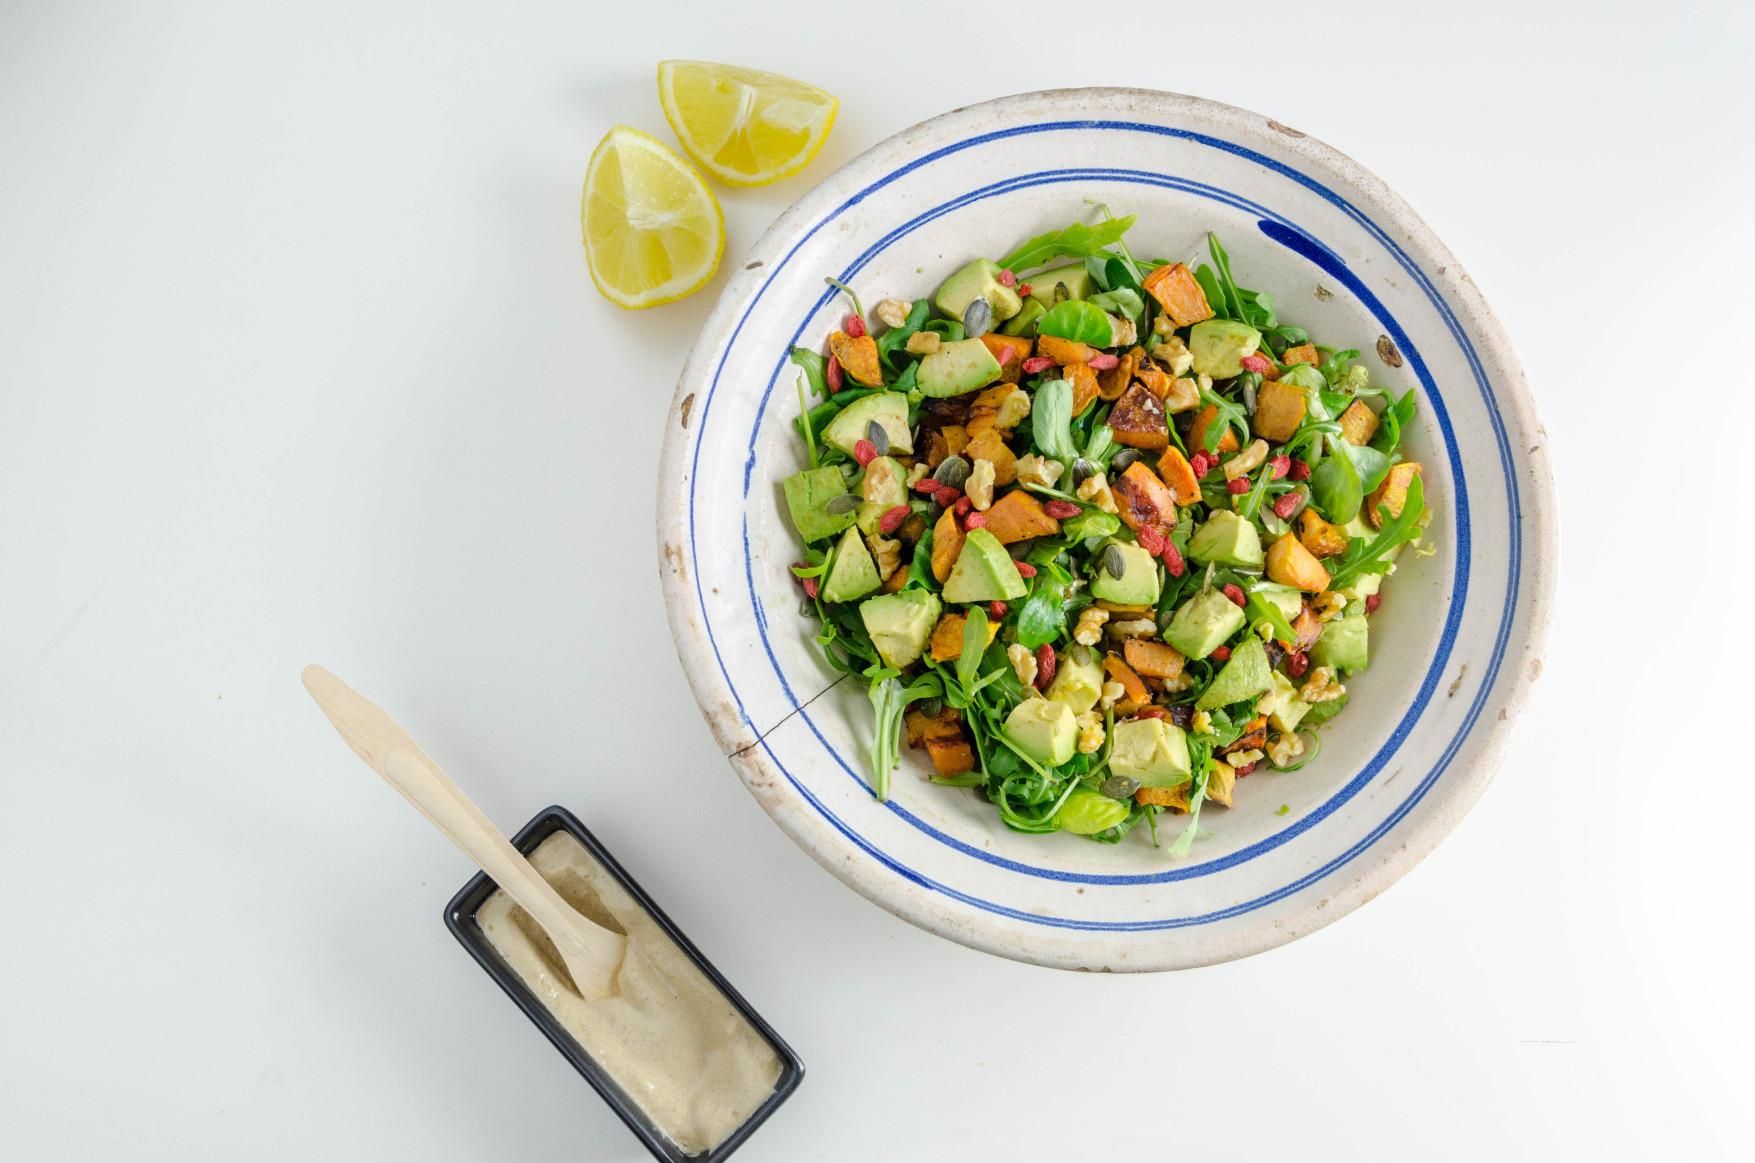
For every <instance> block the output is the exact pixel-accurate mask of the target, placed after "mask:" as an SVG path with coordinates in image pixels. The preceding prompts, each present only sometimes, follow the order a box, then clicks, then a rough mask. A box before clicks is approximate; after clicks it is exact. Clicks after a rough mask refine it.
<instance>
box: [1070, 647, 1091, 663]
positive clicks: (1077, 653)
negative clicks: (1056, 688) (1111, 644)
mask: <svg viewBox="0 0 1755 1163" xmlns="http://www.w3.org/2000/svg"><path fill="white" fill-rule="evenodd" d="M1072 660H1073V661H1074V662H1076V663H1078V664H1079V665H1080V666H1089V665H1091V648H1090V647H1089V646H1086V645H1085V644H1084V643H1083V642H1080V643H1079V644H1078V645H1076V646H1074V647H1073V648H1072Z"/></svg>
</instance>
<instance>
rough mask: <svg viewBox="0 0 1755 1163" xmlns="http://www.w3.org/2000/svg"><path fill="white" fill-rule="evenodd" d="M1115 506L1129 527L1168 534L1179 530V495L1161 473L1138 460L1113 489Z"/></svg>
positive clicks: (1117, 479)
mask: <svg viewBox="0 0 1755 1163" xmlns="http://www.w3.org/2000/svg"><path fill="white" fill-rule="evenodd" d="M1109 491H1110V493H1111V494H1112V495H1113V496H1114V497H1115V507H1116V508H1117V509H1118V510H1120V515H1121V519H1122V520H1123V521H1126V522H1127V524H1128V527H1129V528H1130V529H1133V530H1134V531H1135V532H1138V531H1139V530H1141V529H1144V528H1147V527H1150V528H1153V529H1156V530H1158V531H1159V532H1160V533H1163V534H1166V535H1168V534H1169V532H1170V530H1172V529H1174V528H1175V527H1176V495H1175V494H1174V493H1172V492H1171V491H1170V489H1169V488H1168V487H1167V486H1166V485H1165V484H1164V482H1163V481H1161V480H1159V479H1158V474H1157V473H1155V472H1153V471H1152V470H1151V469H1149V468H1147V467H1146V462H1145V461H1143V460H1136V461H1134V462H1133V463H1132V464H1130V465H1128V466H1127V470H1126V471H1125V472H1123V473H1122V474H1121V475H1120V476H1118V477H1116V478H1115V483H1114V484H1113V485H1111V486H1110V487H1109Z"/></svg>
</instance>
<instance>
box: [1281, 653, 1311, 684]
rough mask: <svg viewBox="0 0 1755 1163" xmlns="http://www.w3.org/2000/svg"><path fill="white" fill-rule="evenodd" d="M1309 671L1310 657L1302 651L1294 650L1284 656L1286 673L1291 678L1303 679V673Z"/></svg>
mask: <svg viewBox="0 0 1755 1163" xmlns="http://www.w3.org/2000/svg"><path fill="white" fill-rule="evenodd" d="M1309 669H1310V656H1309V655H1308V654H1306V653H1304V652H1303V651H1302V650H1294V651H1293V652H1292V653H1290V654H1288V655H1286V673H1287V674H1289V675H1291V676H1292V677H1293V678H1303V677H1304V672H1305V671H1307V670H1309Z"/></svg>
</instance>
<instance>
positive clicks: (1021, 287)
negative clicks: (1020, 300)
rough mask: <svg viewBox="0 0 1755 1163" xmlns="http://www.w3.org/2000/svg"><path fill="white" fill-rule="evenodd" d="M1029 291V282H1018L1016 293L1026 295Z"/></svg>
mask: <svg viewBox="0 0 1755 1163" xmlns="http://www.w3.org/2000/svg"><path fill="white" fill-rule="evenodd" d="M1029 293H1030V284H1029V283H1019V284H1018V294H1019V295H1028V294H1029Z"/></svg>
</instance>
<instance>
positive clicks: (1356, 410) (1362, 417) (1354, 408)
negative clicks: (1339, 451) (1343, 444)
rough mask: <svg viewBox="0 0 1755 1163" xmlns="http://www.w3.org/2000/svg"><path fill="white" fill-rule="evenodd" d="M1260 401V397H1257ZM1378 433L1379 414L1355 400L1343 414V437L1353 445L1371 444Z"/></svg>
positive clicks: (1361, 401)
mask: <svg viewBox="0 0 1755 1163" xmlns="http://www.w3.org/2000/svg"><path fill="white" fill-rule="evenodd" d="M1257 398H1258V399H1259V397H1257ZM1376 432H1377V413H1376V412H1373V411H1372V410H1371V409H1370V408H1367V407H1366V406H1365V401H1364V400H1354V401H1353V402H1352V403H1351V404H1348V405H1347V410H1346V411H1345V412H1342V413H1341V435H1342V436H1345V437H1346V438H1347V441H1348V442H1349V443H1351V444H1370V443H1371V437H1372V436H1373V435H1375V434H1376Z"/></svg>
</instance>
